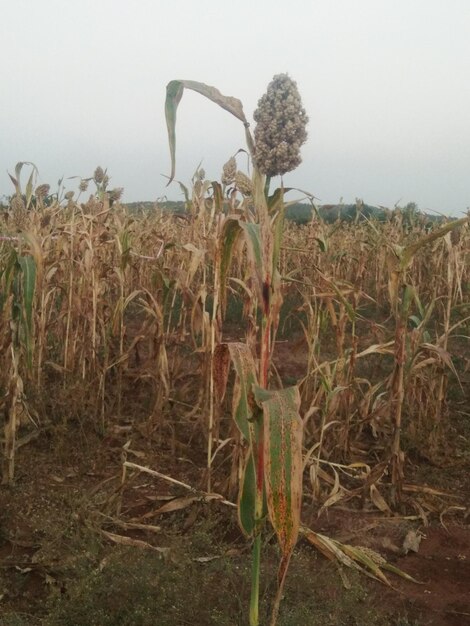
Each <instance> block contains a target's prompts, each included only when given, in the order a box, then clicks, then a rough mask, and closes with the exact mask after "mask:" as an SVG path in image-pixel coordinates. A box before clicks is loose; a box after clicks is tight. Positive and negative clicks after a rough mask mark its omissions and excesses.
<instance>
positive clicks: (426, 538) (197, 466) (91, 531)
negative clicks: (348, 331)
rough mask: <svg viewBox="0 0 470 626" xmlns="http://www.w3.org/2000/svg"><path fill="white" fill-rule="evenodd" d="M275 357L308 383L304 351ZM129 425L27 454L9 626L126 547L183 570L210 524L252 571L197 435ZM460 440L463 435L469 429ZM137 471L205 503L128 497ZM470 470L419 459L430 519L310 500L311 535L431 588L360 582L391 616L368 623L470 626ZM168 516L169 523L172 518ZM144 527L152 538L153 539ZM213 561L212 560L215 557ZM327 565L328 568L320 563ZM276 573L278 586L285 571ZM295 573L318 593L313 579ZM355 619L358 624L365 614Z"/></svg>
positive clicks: (289, 346) (372, 602) (0, 526)
mask: <svg viewBox="0 0 470 626" xmlns="http://www.w3.org/2000/svg"><path fill="white" fill-rule="evenodd" d="M276 354H277V365H278V368H279V371H280V375H281V376H282V378H283V379H284V380H285V381H287V382H297V380H298V379H299V378H300V377H301V376H302V375H303V368H304V367H305V348H304V346H303V344H302V342H301V341H300V340H299V341H297V342H293V343H291V342H289V343H287V342H283V341H281V342H280V343H279V344H278V349H277V353H276ZM460 401H461V400H460ZM123 415H124V417H121V419H120V420H119V421H117V420H116V423H113V424H109V425H108V428H107V431H106V435H105V436H104V437H100V436H98V435H97V434H96V433H94V432H93V430H92V429H90V428H88V425H87V424H86V422H83V423H77V422H74V423H71V424H69V425H68V428H67V429H64V428H59V426H56V427H55V428H52V429H50V428H49V429H44V430H43V431H41V432H39V436H38V437H36V438H35V439H33V440H32V441H30V442H29V443H28V444H26V445H25V446H23V447H21V448H20V449H19V451H18V455H17V458H18V463H17V468H16V482H15V484H14V485H13V486H11V487H7V486H2V487H0V623H4V622H3V621H2V615H3V616H5V615H9V614H13V613H15V614H18V615H25V614H26V615H28V616H29V617H28V619H29V620H30V621H28V622H24V621H23V622H5V623H12V624H13V623H18V624H19V623H21V624H26V623H28V624H29V623H31V624H36V623H38V624H39V623H42V622H41V620H42V619H44V620H46V616H47V613H48V611H49V608H50V598H51V597H55V598H57V597H58V596H59V597H60V596H63V595H64V594H65V595H66V594H67V593H68V588H69V586H70V584H71V582H70V581H71V580H73V579H77V577H80V576H81V572H82V571H84V569H86V568H87V567H89V564H90V563H94V564H95V565H96V563H98V564H102V563H105V562H106V559H107V558H108V555H109V554H111V553H112V551H113V549H114V548H115V546H116V542H118V543H123V544H125V543H127V544H128V545H130V547H131V548H132V549H135V550H140V549H142V548H145V549H148V550H151V547H152V546H153V547H154V548H155V547H157V548H158V549H159V550H160V551H162V554H164V556H165V558H168V559H169V562H171V561H172V559H173V558H176V559H177V558H179V557H178V554H179V551H180V550H181V545H182V544H181V542H182V541H189V542H191V540H192V539H191V537H192V534H193V532H195V531H196V530H198V529H199V530H200V528H201V524H204V523H205V522H204V520H207V519H214V517H215V518H216V519H217V521H218V523H217V524H216V525H215V526H214V527H210V528H209V531H208V532H209V544H210V542H211V541H213V549H212V551H214V549H215V551H216V552H217V553H218V554H219V555H220V554H221V553H223V554H224V555H230V557H231V558H232V559H233V564H234V565H233V568H234V572H235V570H236V569H237V568H238V567H239V565H237V563H239V562H240V561H239V560H238V559H244V560H246V558H248V557H247V554H248V553H247V546H246V542H245V541H244V540H243V538H242V537H241V536H240V533H239V531H238V527H237V522H236V513H235V509H233V508H231V507H230V506H228V505H226V504H223V503H221V502H220V501H214V502H211V503H207V502H206V503H205V502H203V498H201V497H199V496H198V494H200V492H198V491H197V490H199V489H203V485H204V484H205V474H204V471H203V468H204V454H205V450H204V447H203V446H201V445H200V443H199V442H198V440H197V437H195V436H194V437H193V435H192V432H190V431H191V429H189V431H188V429H187V428H186V434H185V436H183V435H182V434H181V432H179V431H178V428H177V425H174V426H175V428H174V430H173V437H172V438H171V437H170V438H169V437H168V433H163V434H162V433H158V432H157V433H155V432H153V433H151V436H150V437H149V433H148V432H146V430H145V427H142V426H140V425H139V424H137V423H136V422H135V421H132V419H131V418H130V417H129V415H128V416H127V417H126V416H125V412H123ZM455 436H456V437H462V436H463V435H462V434H461V433H459V432H458V430H457V431H456V432H455ZM128 442H130V443H129V444H128ZM126 444H127V445H126ZM450 447H452V446H450ZM125 458H126V459H127V460H128V461H130V462H133V463H136V464H138V465H142V466H145V467H149V468H154V469H156V470H158V472H160V473H161V474H163V475H165V476H167V477H170V478H171V479H176V480H178V481H181V482H183V483H185V484H187V485H189V486H190V487H192V488H193V490H191V489H185V488H184V487H181V486H175V484H173V483H171V482H170V481H168V480H166V479H162V478H158V477H155V476H151V475H149V474H145V473H141V472H137V473H135V474H133V473H132V472H131V471H129V472H128V476H127V480H126V482H125V483H124V486H121V477H122V461H123V460H124V459H125ZM469 469H470V465H469V463H468V457H466V458H464V459H463V460H462V459H460V458H459V459H448V463H447V465H446V466H443V467H437V468H436V465H435V464H428V463H427V461H426V459H423V458H420V459H413V462H411V460H410V461H409V464H408V466H407V480H409V485H412V486H413V485H414V489H415V491H413V492H412V493H411V496H410V497H413V498H415V496H416V498H415V499H416V501H418V502H420V503H421V504H420V505H419V507H418V509H416V508H415V509H414V510H410V508H408V509H407V510H403V511H402V512H400V513H395V514H392V513H391V512H385V513H383V514H380V513H379V512H378V510H377V508H375V507H371V506H369V505H368V504H367V503H359V502H358V501H356V500H354V501H346V502H342V501H341V502H339V503H338V504H337V505H333V506H331V507H329V508H327V509H325V510H323V511H319V507H318V506H317V505H313V504H312V503H311V502H310V501H308V500H307V499H306V501H305V504H304V510H303V522H304V523H305V524H307V525H308V526H309V527H310V528H311V529H312V530H314V531H315V532H317V533H321V534H322V535H326V536H328V537H330V538H334V539H336V540H338V541H340V542H342V543H345V544H351V545H353V546H364V547H366V548H370V549H373V550H374V551H376V552H378V553H380V554H381V555H382V556H383V557H384V558H385V559H386V560H387V561H388V562H389V563H390V564H392V565H394V566H396V567H397V568H399V569H400V570H402V571H403V572H406V573H407V574H409V575H411V576H412V577H414V578H415V579H416V580H417V581H419V583H416V582H410V581H407V580H404V579H403V578H401V577H399V576H396V575H394V574H391V573H387V577H388V578H389V580H390V583H391V585H392V587H387V586H385V585H383V584H382V583H379V582H377V581H372V580H369V579H368V578H365V577H361V585H362V586H363V588H364V589H365V593H366V599H365V600H363V599H361V600H360V602H364V601H365V602H366V603H367V604H368V606H371V607H373V609H374V611H375V615H379V618H376V621H374V622H372V621H370V622H367V621H364V622H363V625H364V626H367V624H372V623H374V624H393V625H394V626H395V625H398V624H403V626H405V625H409V626H412V625H413V626H415V625H416V626H418V625H419V626H464V625H466V624H470V519H469V512H470V509H469V505H470V484H469V482H470V481H468V475H469V474H468V471H469ZM410 488H411V487H410ZM213 489H214V491H217V489H220V490H222V485H221V484H217V483H215V484H214V486H213ZM433 490H434V491H433ZM437 492H439V493H440V494H441V495H437ZM417 494H418V495H419V496H420V497H421V496H422V498H423V499H421V500H420V499H419V498H418V495H417ZM442 494H443V495H442ZM175 496H179V500H178V501H174V500H171V499H172V498H174V497H175ZM170 502H173V505H171V504H169V503H170ZM175 502H177V504H175ZM165 505H166V506H167V509H166V510H165V509H164V508H162V507H164V506H165ZM139 524H151V525H153V527H154V528H153V529H152V530H151V531H149V530H144V529H142V528H141V527H139V526H138V525H139ZM157 527H158V528H157ZM214 528H216V530H214ZM221 529H222V530H221ZM106 533H107V534H106ZM211 533H213V535H211ZM410 533H411V534H410ZM182 538H183V539H182ZM407 538H408V539H407ZM410 538H411V548H410V545H409V544H410ZM139 542H140V543H139ZM407 542H408V543H407ZM185 545H186V544H185ZM184 549H185V550H186V549H187V548H186V547H185V548H184ZM192 549H195V548H194V546H193V548H192ZM298 551H299V552H300V553H301V554H302V555H303V557H305V558H309V559H310V558H311V557H312V555H313V554H314V553H315V550H314V548H312V546H310V545H308V544H307V543H306V542H305V541H304V540H302V541H301V542H300V543H299V546H298ZM207 552H210V550H208V548H207V547H206V552H205V554H206V556H207V557H208V558H209V557H210V558H212V556H213V555H212V554H207ZM175 555H176V556H175ZM295 556H296V555H294V559H293V561H294V560H295ZM201 558H205V556H204V552H203V556H202V557H201ZM312 558H313V557H312ZM315 558H318V559H319V562H321V560H323V561H324V562H325V563H327V561H326V560H325V559H324V557H322V556H320V555H319V554H318V553H316V557H315ZM300 562H302V559H301V561H300ZM100 567H101V565H100ZM297 567H300V566H297ZM272 569H273V572H274V573H273V576H274V577H275V565H274V564H273V568H272ZM296 571H297V574H296V575H297V576H299V577H300V578H302V576H303V577H304V578H305V579H306V580H307V581H308V578H307V576H308V575H309V574H308V571H310V570H308V571H307V570H306V571H305V572H303V573H302V571H301V570H296ZM319 571H322V570H319ZM329 571H330V574H329V575H330V579H329V583H328V586H329V589H328V590H326V589H325V590H324V591H322V588H321V583H322V581H321V580H320V581H318V582H317V583H315V585H316V587H315V593H317V594H320V596H321V594H322V593H325V594H326V595H327V594H329V593H331V585H332V584H334V585H335V589H336V591H335V594H336V595H335V598H338V602H341V597H342V595H341V594H342V589H343V584H346V585H347V582H346V583H345V581H347V579H348V572H343V574H342V577H341V576H339V575H337V573H336V570H335V569H334V568H333V570H331V569H330V570H329ZM331 572H333V573H331ZM237 575H238V574H236V573H234V576H237ZM331 581H333V582H331ZM318 585H320V586H318ZM286 593H289V589H288V588H287V591H286ZM188 601H189V600H188ZM208 601H210V599H209V600H208ZM358 602H359V601H358ZM354 606H356V605H354ZM354 606H353V608H351V609H350V610H351V612H354V611H355V610H356V609H355V608H354ZM357 606H358V605H357ZM346 610H349V609H346ZM380 616H382V618H380ZM194 619H195V621H194V622H193V623H194V624H201V626H203V624H204V623H206V622H203V621H198V617H197V615H195V617H194ZM331 619H334V618H333V617H332V618H331ZM374 619H375V618H374ZM399 619H403V621H401V622H400V621H399ZM377 620H378V621H377ZM44 623H47V622H46V621H44ZM120 623H123V622H120ZM165 623H167V622H165ZM168 623H170V622H168ZM177 623H179V622H175V624H177ZM181 623H186V622H181ZM207 623H209V622H207ZM210 623H213V622H210ZM221 623H222V622H221ZM223 623H228V622H223ZM234 623H235V622H234ZM323 623H325V624H326V623H330V622H322V624H323ZM336 623H338V624H339V622H333V621H332V622H331V625H332V626H333V624H336ZM341 623H344V624H346V623H347V624H357V622H356V621H349V622H346V621H345V622H341ZM90 624H91V622H90ZM76 626H78V624H77V625H76ZM83 626H86V624H84V625H83ZM300 626H302V625H300ZM306 626H307V623H306Z"/></svg>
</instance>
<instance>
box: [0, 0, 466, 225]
mask: <svg viewBox="0 0 470 626" xmlns="http://www.w3.org/2000/svg"><path fill="white" fill-rule="evenodd" d="M0 8H1V13H0V16H1V22H0V42H1V49H2V51H1V57H0V88H1V98H0V196H1V195H2V194H10V193H11V192H12V189H13V188H12V185H11V183H10V181H9V179H8V176H7V170H9V171H11V172H12V171H13V169H14V166H15V163H16V162H17V161H33V162H34V163H35V164H36V165H37V167H38V168H39V172H40V182H49V183H51V184H52V186H53V187H55V185H56V182H57V180H58V179H59V178H60V177H61V176H62V175H65V176H66V177H67V176H74V175H75V176H83V177H87V176H90V175H91V173H92V172H93V170H94V168H95V167H96V166H97V165H101V166H103V167H107V168H108V172H109V174H110V176H111V179H112V180H111V184H112V185H113V186H122V187H124V188H125V195H124V200H125V201H136V200H155V199H157V198H158V197H162V196H164V195H167V197H169V198H170V199H179V198H180V191H179V188H178V186H177V185H173V186H171V187H170V188H168V189H166V188H165V185H166V181H165V179H164V178H163V177H162V174H168V173H169V169H170V166H169V153H168V146H167V135H166V125H165V118H164V99H165V88H166V85H167V83H168V82H169V81H170V80H172V79H191V80H198V81H201V82H205V83H208V84H210V85H214V86H215V87H217V88H218V89H220V91H222V93H224V94H226V95H232V96H236V97H237V98H239V99H240V100H241V101H242V102H243V105H244V109H245V113H246V115H247V117H248V118H249V119H252V113H253V111H254V109H255V108H256V105H257V101H258V99H259V97H260V96H261V95H262V94H263V93H264V91H265V89H266V87H267V85H268V83H269V82H270V80H271V79H272V77H273V75H274V74H277V73H281V72H287V73H289V74H290V76H291V77H292V78H293V79H294V80H296V81H297V84H298V87H299V91H300V93H301V96H302V100H303V104H304V107H305V108H306V110H307V113H308V115H309V117H310V122H309V138H308V142H307V144H305V146H304V148H303V163H302V165H301V166H300V167H299V168H298V169H297V170H296V171H295V172H291V173H289V174H287V175H286V176H285V183H286V184H287V185H288V186H294V187H299V188H301V189H306V190H308V191H309V192H311V193H313V194H314V195H315V196H317V197H318V198H319V199H320V201H321V202H322V203H336V202H339V201H340V200H341V199H343V201H344V202H354V200H355V198H356V197H360V198H363V199H364V201H365V202H367V203H369V204H380V205H385V206H393V205H394V204H395V203H397V202H398V203H400V204H402V205H403V204H405V203H407V202H410V201H414V202H417V203H418V205H419V207H420V208H421V209H423V210H424V209H432V210H436V211H442V212H445V213H450V214H454V215H460V214H461V212H462V211H464V210H465V209H466V208H467V207H469V206H470V1H469V0H289V1H287V2H285V1H284V2H280V1H279V0H236V1H230V2H229V1H224V0H172V1H171V0H80V1H78V0H67V1H65V0H14V2H13V1H12V2H8V1H7V0H0ZM242 147H244V132H243V126H242V124H241V123H240V122H239V121H238V120H237V119H235V118H234V117H232V116H231V115H230V114H228V113H226V112H225V111H223V110H221V109H219V108H218V107H217V106H216V105H215V104H213V103H212V102H209V101H207V100H205V99H204V98H203V97H202V96H200V95H199V94H196V93H193V92H189V91H186V92H185V93H184V95H183V99H182V101H181V104H180V107H179V109H178V120H177V170H176V178H177V179H179V180H181V181H182V182H185V183H188V182H189V180H190V178H191V175H192V173H193V172H194V170H195V168H196V167H197V165H198V163H199V162H200V161H201V160H202V161H203V166H204V168H205V170H206V174H207V176H208V177H209V178H211V179H215V178H218V177H219V176H220V172H221V168H222V165H223V163H224V162H225V161H226V160H227V159H228V158H229V157H230V156H231V155H232V154H234V153H235V152H236V151H237V149H238V148H242ZM239 165H240V167H244V166H245V163H244V162H243V159H240V161H239ZM74 184H75V183H74V181H69V182H68V183H67V185H69V186H70V188H73V185H74Z"/></svg>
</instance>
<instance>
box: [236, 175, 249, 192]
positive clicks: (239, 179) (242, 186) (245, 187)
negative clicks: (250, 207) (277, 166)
mask: <svg viewBox="0 0 470 626" xmlns="http://www.w3.org/2000/svg"><path fill="white" fill-rule="evenodd" d="M235 186H236V187H237V189H238V191H239V192H240V193H242V194H243V195H244V196H251V194H252V193H253V182H252V181H251V178H249V177H248V176H247V175H246V174H244V173H243V172H237V173H236V175H235Z"/></svg>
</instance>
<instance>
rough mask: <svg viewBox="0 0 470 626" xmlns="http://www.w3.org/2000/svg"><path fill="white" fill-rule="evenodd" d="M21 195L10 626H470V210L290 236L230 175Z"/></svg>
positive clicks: (13, 311)
mask: <svg viewBox="0 0 470 626" xmlns="http://www.w3.org/2000/svg"><path fill="white" fill-rule="evenodd" d="M175 82H176V81H175ZM170 85H171V83H170ZM185 86H186V87H187V85H185ZM173 87H175V85H173ZM176 87H178V85H176ZM193 87H194V85H193ZM189 88H191V86H189ZM173 96H174V93H173V94H172V92H171V89H170V90H169V98H170V99H171V97H173ZM175 98H176V96H175ZM176 99H177V98H176ZM212 99H213V98H212ZM170 103H171V100H170ZM231 112H232V111H231ZM255 139H257V140H258V145H260V140H259V137H258V138H256V136H255ZM35 177H36V170H35V167H34V166H33V165H31V164H18V166H17V167H16V170H15V172H14V174H12V182H13V184H14V187H15V190H14V193H13V195H12V196H11V198H10V199H9V200H8V202H7V203H6V204H5V205H4V206H3V207H2V210H1V213H0V347H1V368H0V411H1V413H0V414H1V418H0V420H1V421H0V425H1V428H2V435H1V437H2V438H1V443H2V448H1V453H2V454H1V467H2V474H1V476H2V486H1V488H0V558H1V562H0V623H1V624H6V625H7V624H8V625H11V626H12V625H13V624H14V625H18V626H24V625H26V624H33V625H34V624H38V625H39V624H42V625H45V626H47V625H61V626H62V625H64V626H68V625H70V626H72V625H76V626H78V625H87V624H90V625H93V626H95V625H96V626H102V625H127V624H128V625H135V626H139V625H142V626H147V625H150V624H159V625H166V624H168V625H170V624H176V625H180V624H181V625H183V624H196V625H198V624H200V625H205V624H222V625H224V624H227V625H235V624H246V623H250V624H258V623H261V624H265V623H266V624H267V623H270V624H275V623H278V624H281V625H288V624H289V625H294V624H295V625H310V624H312V625H317V624H318V625H321V626H326V625H332V626H333V625H342V624H344V625H345V626H346V625H348V626H349V625H351V626H353V625H357V626H359V625H364V626H368V625H372V624H377V625H378V624H388V625H390V626H412V625H413V626H420V625H421V626H424V625H428V624H429V625H435V626H446V625H447V626H452V625H453V626H457V625H463V624H465V623H468V620H470V600H469V595H468V580H469V579H470V530H469V518H468V515H469V508H468V507H469V500H470V483H469V480H468V471H469V469H470V450H469V441H470V391H469V382H470V346H469V335H470V229H469V225H468V217H464V218H461V219H458V220H457V219H456V220H454V219H450V218H442V219H437V220H436V219H430V218H428V216H426V215H425V214H422V213H420V212H418V211H404V210H400V209H395V210H393V211H389V212H386V213H385V215H384V216H383V217H382V218H381V219H380V220H379V219H376V218H374V217H373V216H369V217H368V216H366V215H365V214H364V212H363V205H362V203H361V202H360V201H358V202H357V206H356V209H355V214H354V216H353V217H352V218H351V219H347V220H344V219H341V216H340V217H338V219H335V220H333V221H330V220H326V219H324V214H323V213H321V212H319V211H318V209H317V207H316V206H315V204H314V202H313V199H312V198H305V196H304V197H303V199H304V201H306V203H305V206H306V207H308V208H309V211H310V218H309V220H308V221H307V222H306V223H303V224H298V223H296V222H295V221H292V220H287V219H284V213H285V209H286V207H287V206H288V204H289V198H290V196H292V198H293V200H296V199H298V197H299V192H295V191H289V189H287V188H286V189H284V188H283V187H280V188H279V189H277V190H271V191H270V190H269V186H268V185H266V180H265V179H264V178H263V177H261V175H260V173H259V172H258V170H257V168H254V169H253V172H251V173H250V175H248V173H244V172H241V171H238V169H237V162H236V159H235V158H234V157H232V159H230V161H228V163H227V164H226V166H225V167H224V171H223V173H222V176H221V179H220V181H213V180H208V179H207V178H206V176H205V173H204V171H203V170H202V169H201V168H198V169H197V171H196V173H195V175H194V177H193V179H192V181H191V182H190V184H188V185H187V186H184V185H181V190H182V192H183V193H184V196H185V203H184V210H182V211H168V210H165V208H164V207H163V206H159V205H158V204H155V206H154V207H153V208H151V209H149V210H147V209H146V210H145V211H139V210H136V209H134V210H132V211H131V210H129V208H128V207H126V206H125V205H123V204H121V203H120V195H121V191H120V190H119V189H114V190H110V189H109V179H108V176H107V173H106V171H103V169H102V168H100V167H98V168H97V169H96V171H95V172H94V174H93V176H91V177H89V178H84V179H83V180H80V181H78V188H79V190H78V191H74V192H73V191H69V190H68V189H67V188H64V187H61V188H60V189H59V191H58V192H57V193H52V192H51V189H50V188H49V186H47V185H41V186H39V187H36V186H35V183H34V181H35ZM23 181H26V183H25V182H23ZM76 187H77V184H75V189H76Z"/></svg>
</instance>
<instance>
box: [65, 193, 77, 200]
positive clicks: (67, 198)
mask: <svg viewBox="0 0 470 626" xmlns="http://www.w3.org/2000/svg"><path fill="white" fill-rule="evenodd" d="M74 193H75V192H73V191H67V193H66V194H65V196H64V198H65V199H66V200H72V198H73V194H74Z"/></svg>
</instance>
